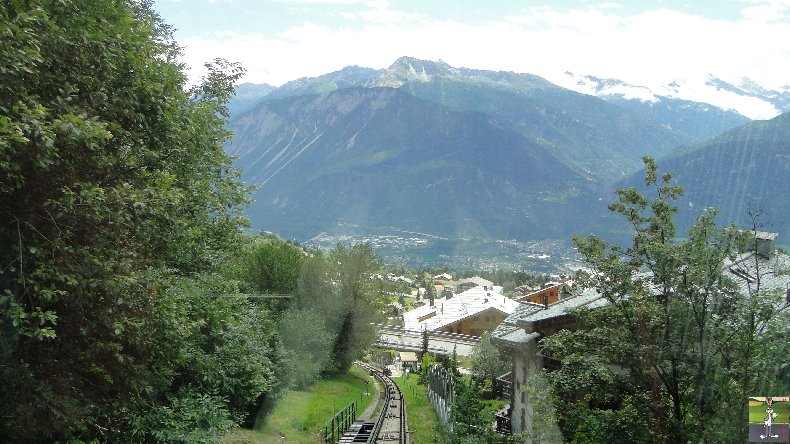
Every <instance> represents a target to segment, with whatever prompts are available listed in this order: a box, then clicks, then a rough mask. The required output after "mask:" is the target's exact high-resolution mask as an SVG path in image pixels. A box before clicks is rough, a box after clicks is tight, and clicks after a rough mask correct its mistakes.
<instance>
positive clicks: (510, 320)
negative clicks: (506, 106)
mask: <svg viewBox="0 0 790 444" xmlns="http://www.w3.org/2000/svg"><path fill="white" fill-rule="evenodd" d="M541 310H543V306H542V305H540V304H533V303H531V302H523V303H521V304H519V306H518V307H516V309H515V310H514V311H513V313H511V314H510V316H508V317H507V318H505V320H504V321H502V323H501V324H499V326H497V328H495V329H494V331H493V332H492V333H491V341H492V342H493V343H494V344H497V343H500V344H502V345H507V346H511V347H512V346H518V345H522V344H526V343H527V342H529V341H531V340H533V339H537V338H538V337H539V336H540V335H539V334H538V333H527V332H526V331H525V330H524V329H523V328H521V327H520V326H519V325H518V320H519V319H523V318H525V317H527V316H529V315H530V314H532V313H534V312H536V311H541Z"/></svg>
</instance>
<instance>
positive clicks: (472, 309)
mask: <svg viewBox="0 0 790 444" xmlns="http://www.w3.org/2000/svg"><path fill="white" fill-rule="evenodd" d="M518 305H519V304H518V302H516V301H514V300H512V299H510V298H508V297H506V296H504V295H502V287H491V288H489V287H474V288H471V289H469V290H467V291H465V292H463V293H459V294H457V295H455V296H454V297H452V298H450V299H447V298H437V299H435V300H434V304H433V305H424V306H422V307H418V308H415V309H414V310H411V311H409V312H406V313H404V314H403V323H404V328H406V329H407V330H427V331H443V332H446V333H461V334H465V335H472V336H480V335H481V334H482V333H483V332H484V331H492V330H494V329H495V328H496V327H497V325H499V323H500V322H502V321H503V320H504V319H505V318H506V317H507V316H508V315H509V314H510V313H512V312H513V311H514V310H515V309H516V307H517V306H518Z"/></svg>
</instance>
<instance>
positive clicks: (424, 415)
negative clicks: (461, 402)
mask: <svg viewBox="0 0 790 444" xmlns="http://www.w3.org/2000/svg"><path fill="white" fill-rule="evenodd" d="M392 380H393V381H395V383H396V384H398V387H400V389H401V392H403V399H404V400H405V401H406V418H407V420H408V428H409V430H410V431H413V433H411V435H410V436H409V442H410V443H411V444H433V443H443V442H444V436H443V435H442V433H441V431H440V428H439V418H438V417H437V416H436V411H435V410H434V409H433V406H432V405H431V401H430V400H429V399H428V388H427V387H425V386H424V385H419V384H417V375H410V376H409V377H408V378H407V379H404V378H392Z"/></svg>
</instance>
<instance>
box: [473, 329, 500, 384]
mask: <svg viewBox="0 0 790 444" xmlns="http://www.w3.org/2000/svg"><path fill="white" fill-rule="evenodd" d="M471 359H472V363H471V368H470V370H471V372H472V376H473V377H474V378H475V379H476V380H477V381H478V382H479V383H480V384H482V386H483V391H484V392H486V393H487V394H488V395H491V394H492V392H493V389H494V384H495V383H496V378H498V377H499V376H502V375H503V374H505V373H507V371H508V369H509V366H508V364H507V363H506V362H504V361H503V360H502V359H501V358H500V357H499V349H497V348H496V347H495V346H494V345H493V344H491V333H490V332H484V333H483V334H482V335H481V336H480V342H478V343H477V345H475V348H474V350H472V356H471Z"/></svg>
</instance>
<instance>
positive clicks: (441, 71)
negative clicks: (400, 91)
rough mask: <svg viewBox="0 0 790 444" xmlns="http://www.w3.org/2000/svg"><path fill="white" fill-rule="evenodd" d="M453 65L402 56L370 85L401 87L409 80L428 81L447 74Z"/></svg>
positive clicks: (450, 71) (451, 70)
mask: <svg viewBox="0 0 790 444" xmlns="http://www.w3.org/2000/svg"><path fill="white" fill-rule="evenodd" d="M453 70H454V69H453V67H452V66H450V65H448V64H447V63H445V62H443V61H441V60H440V61H438V62H434V61H431V60H421V59H417V58H414V57H405V56H404V57H401V58H399V59H398V60H395V62H394V63H393V64H392V65H390V66H389V68H387V69H385V70H384V72H382V73H381V74H380V75H379V76H378V77H376V78H375V79H373V80H372V81H371V82H370V83H369V84H368V86H374V87H375V86H387V87H392V88H399V87H401V86H403V85H404V84H405V83H408V82H428V81H430V80H431V79H433V78H434V77H437V76H446V75H449V74H451V73H452V72H453Z"/></svg>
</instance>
